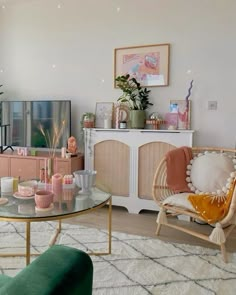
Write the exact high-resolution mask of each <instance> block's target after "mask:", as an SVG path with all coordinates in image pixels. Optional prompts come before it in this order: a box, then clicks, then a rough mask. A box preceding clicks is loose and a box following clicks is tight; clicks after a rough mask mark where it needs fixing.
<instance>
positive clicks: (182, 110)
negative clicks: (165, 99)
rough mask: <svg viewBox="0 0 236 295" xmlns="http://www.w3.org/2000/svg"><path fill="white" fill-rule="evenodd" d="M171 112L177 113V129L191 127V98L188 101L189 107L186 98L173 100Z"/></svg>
mask: <svg viewBox="0 0 236 295" xmlns="http://www.w3.org/2000/svg"><path fill="white" fill-rule="evenodd" d="M170 113H172V114H177V117H178V124H177V129H190V126H191V124H190V123H191V100H189V101H188V108H187V106H186V100H185V99H183V100H171V101H170Z"/></svg>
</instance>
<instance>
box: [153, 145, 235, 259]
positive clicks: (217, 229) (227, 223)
mask: <svg viewBox="0 0 236 295" xmlns="http://www.w3.org/2000/svg"><path fill="white" fill-rule="evenodd" d="M206 151H207V152H210V153H212V152H216V153H217V154H218V153H219V154H221V153H226V154H227V155H229V157H231V158H232V159H233V161H236V160H234V159H235V155H236V150H235V149H228V148H226V149H225V148H212V147H210V148H209V147H193V148H192V154H193V156H196V155H198V154H199V153H205V152H206ZM234 182H235V178H234ZM152 194H153V199H154V201H155V202H156V203H157V205H158V206H159V208H160V211H159V213H158V216H157V230H156V234H157V235H159V233H160V230H161V226H162V225H165V226H168V227H171V228H174V229H176V230H180V231H182V232H185V233H188V234H190V235H193V236H195V237H198V238H201V239H203V240H206V241H208V242H211V243H213V244H216V245H219V246H220V249H221V253H222V258H223V260H224V261H225V262H227V254H226V249H225V243H226V239H227V238H228V236H229V235H230V233H231V232H232V230H233V228H234V227H235V225H236V213H235V212H236V189H233V190H232V198H231V202H230V205H229V209H228V211H227V214H226V216H224V218H223V219H222V220H218V221H217V222H216V223H215V224H214V226H213V227H212V232H211V234H210V235H206V234H203V233H201V226H200V225H199V230H198V231H195V230H193V229H192V228H193V227H191V228H190V227H189V226H188V225H189V222H192V221H193V220H200V221H203V222H205V220H204V219H203V218H202V217H201V216H199V214H198V213H196V212H194V210H193V211H192V210H189V209H186V208H183V207H182V206H173V205H171V204H168V203H166V202H165V200H166V199H167V198H168V197H169V196H171V195H173V194H174V192H173V191H172V190H171V189H170V187H169V186H168V185H167V160H166V157H164V158H163V159H162V160H161V162H160V164H159V166H158V167H157V169H156V172H155V175H154V179H153V187H152ZM164 203H165V204H164ZM178 215H182V216H183V215H185V216H188V219H189V222H184V226H183V225H182V222H181V225H176V223H174V224H173V222H171V221H170V218H168V217H170V216H178ZM172 219H173V218H172ZM177 224H178V223H177Z"/></svg>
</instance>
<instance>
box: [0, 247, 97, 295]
mask: <svg viewBox="0 0 236 295" xmlns="http://www.w3.org/2000/svg"><path fill="white" fill-rule="evenodd" d="M92 285H93V264H92V261H91V258H90V256H89V255H88V254H86V253H85V252H83V251H80V250H77V249H74V248H71V247H67V246H62V245H54V246H52V247H50V248H49V249H48V250H46V251H45V252H44V253H43V254H41V255H40V256H39V257H37V258H36V259H35V260H34V261H33V262H32V263H31V264H29V265H28V266H26V267H25V268H24V269H23V270H22V271H20V272H19V273H18V274H17V275H16V276H15V277H9V276H6V275H0V295H49V294H50V295H56V294H57V295H59V294H60V295H75V294H76V295H79V294H82V295H90V294H92Z"/></svg>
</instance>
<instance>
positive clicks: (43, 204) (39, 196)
mask: <svg viewBox="0 0 236 295" xmlns="http://www.w3.org/2000/svg"><path fill="white" fill-rule="evenodd" d="M34 199H35V203H36V207H38V208H48V207H49V206H50V205H51V203H52V202H53V193H52V192H50V191H45V190H41V191H37V192H36V193H35V198H34Z"/></svg>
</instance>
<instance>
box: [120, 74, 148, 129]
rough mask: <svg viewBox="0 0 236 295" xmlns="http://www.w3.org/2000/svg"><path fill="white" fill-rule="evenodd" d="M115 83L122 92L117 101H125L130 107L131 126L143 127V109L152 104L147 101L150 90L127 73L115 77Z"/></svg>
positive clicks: (144, 116)
mask: <svg viewBox="0 0 236 295" xmlns="http://www.w3.org/2000/svg"><path fill="white" fill-rule="evenodd" d="M115 81H116V82H117V83H116V85H117V87H118V88H120V89H121V90H122V91H123V93H122V95H121V96H120V97H119V98H118V99H117V101H120V102H123V103H127V104H128V106H129V108H130V121H131V128H144V126H145V120H146V112H145V110H146V109H147V108H148V107H149V106H152V105H153V103H151V102H149V93H150V91H151V90H147V88H143V87H141V84H140V83H139V82H138V81H137V80H136V79H135V78H131V77H130V75H129V74H127V75H122V76H118V77H116V79H115Z"/></svg>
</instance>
